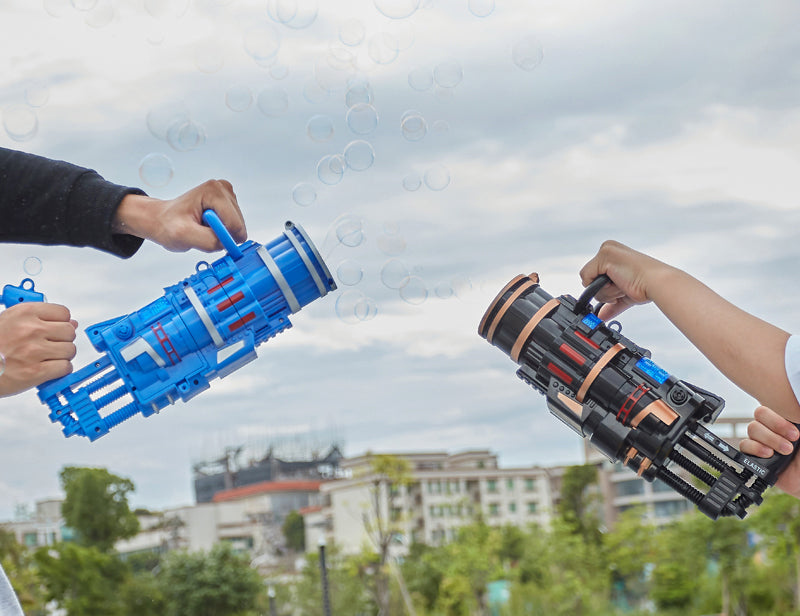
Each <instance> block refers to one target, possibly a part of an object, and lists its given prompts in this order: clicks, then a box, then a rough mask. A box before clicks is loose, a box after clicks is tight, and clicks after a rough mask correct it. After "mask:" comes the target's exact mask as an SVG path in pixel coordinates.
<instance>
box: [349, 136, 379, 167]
mask: <svg viewBox="0 0 800 616" xmlns="http://www.w3.org/2000/svg"><path fill="white" fill-rule="evenodd" d="M344 160H345V162H346V163H347V166H348V168H350V169H352V170H353V171H364V170H365V169H369V168H370V167H371V166H372V163H374V162H375V151H374V150H373V149H372V145H371V144H370V143H369V142H368V141H363V140H362V139H357V140H356V141H351V142H350V143H349V144H347V147H346V148H345V149H344Z"/></svg>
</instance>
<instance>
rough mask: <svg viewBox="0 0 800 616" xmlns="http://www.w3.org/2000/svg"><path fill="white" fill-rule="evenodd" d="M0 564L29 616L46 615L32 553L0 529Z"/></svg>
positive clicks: (12, 535) (7, 532) (12, 536)
mask: <svg viewBox="0 0 800 616" xmlns="http://www.w3.org/2000/svg"><path fill="white" fill-rule="evenodd" d="M0 563H2V565H3V569H4V570H5V572H6V575H7V576H8V579H9V581H10V582H11V585H12V586H13V587H14V590H15V592H16V593H17V597H18V598H19V602H20V605H22V609H23V611H24V612H25V613H26V614H28V616H40V615H43V614H45V604H46V601H45V598H44V589H43V588H42V582H41V579H40V576H39V572H38V571H37V568H36V564H35V562H34V560H33V556H32V553H31V551H30V550H29V549H28V548H26V547H25V546H23V545H20V544H19V543H17V538H16V537H15V536H14V533H11V532H9V531H7V530H5V529H2V528H0Z"/></svg>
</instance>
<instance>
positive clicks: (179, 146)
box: [167, 120, 206, 152]
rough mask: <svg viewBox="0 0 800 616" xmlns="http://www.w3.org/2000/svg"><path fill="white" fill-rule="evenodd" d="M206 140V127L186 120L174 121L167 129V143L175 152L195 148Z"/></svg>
mask: <svg viewBox="0 0 800 616" xmlns="http://www.w3.org/2000/svg"><path fill="white" fill-rule="evenodd" d="M205 142H206V129H205V128H203V127H202V126H200V125H199V124H196V123H195V122H193V121H191V120H188V121H185V122H176V123H175V124H173V125H172V126H170V127H169V129H168V130H167V143H168V144H169V145H170V147H171V148H172V149H173V150H175V151H176V152H190V151H191V150H196V149H197V148H199V147H200V146H201V145H204V144H205Z"/></svg>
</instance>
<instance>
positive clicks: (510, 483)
mask: <svg viewBox="0 0 800 616" xmlns="http://www.w3.org/2000/svg"><path fill="white" fill-rule="evenodd" d="M506 490H508V491H509V492H513V491H514V480H513V479H506Z"/></svg>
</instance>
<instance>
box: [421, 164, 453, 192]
mask: <svg viewBox="0 0 800 616" xmlns="http://www.w3.org/2000/svg"><path fill="white" fill-rule="evenodd" d="M449 184H450V170H449V169H448V168H447V167H445V166H444V165H443V164H441V163H438V164H436V165H433V166H432V167H430V168H429V169H428V170H427V171H426V172H425V186H427V187H428V188H430V189H431V190H444V189H445V188H447V187H448V185H449Z"/></svg>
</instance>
